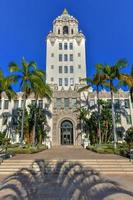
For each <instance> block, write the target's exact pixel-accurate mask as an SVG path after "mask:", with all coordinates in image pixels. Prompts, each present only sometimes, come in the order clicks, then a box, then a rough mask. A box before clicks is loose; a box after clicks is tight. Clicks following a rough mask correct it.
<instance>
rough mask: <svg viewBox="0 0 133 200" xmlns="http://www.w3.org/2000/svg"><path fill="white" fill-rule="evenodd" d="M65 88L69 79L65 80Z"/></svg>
mask: <svg viewBox="0 0 133 200" xmlns="http://www.w3.org/2000/svg"><path fill="white" fill-rule="evenodd" d="M65 86H68V78H65Z"/></svg>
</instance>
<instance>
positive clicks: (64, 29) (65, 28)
mask: <svg viewBox="0 0 133 200" xmlns="http://www.w3.org/2000/svg"><path fill="white" fill-rule="evenodd" d="M63 34H68V26H64V27H63Z"/></svg>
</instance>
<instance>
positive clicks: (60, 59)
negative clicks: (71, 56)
mask: <svg viewBox="0 0 133 200" xmlns="http://www.w3.org/2000/svg"><path fill="white" fill-rule="evenodd" d="M61 61H62V54H59V62H61Z"/></svg>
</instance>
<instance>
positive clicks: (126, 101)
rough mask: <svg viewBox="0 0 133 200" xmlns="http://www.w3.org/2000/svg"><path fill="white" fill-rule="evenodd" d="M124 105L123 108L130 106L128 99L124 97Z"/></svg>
mask: <svg viewBox="0 0 133 200" xmlns="http://www.w3.org/2000/svg"><path fill="white" fill-rule="evenodd" d="M124 107H125V108H130V105H129V99H124Z"/></svg>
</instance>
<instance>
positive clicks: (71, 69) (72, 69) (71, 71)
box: [70, 66, 74, 74]
mask: <svg viewBox="0 0 133 200" xmlns="http://www.w3.org/2000/svg"><path fill="white" fill-rule="evenodd" d="M73 72H74V68H73V66H70V73H71V74H72V73H73Z"/></svg>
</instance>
